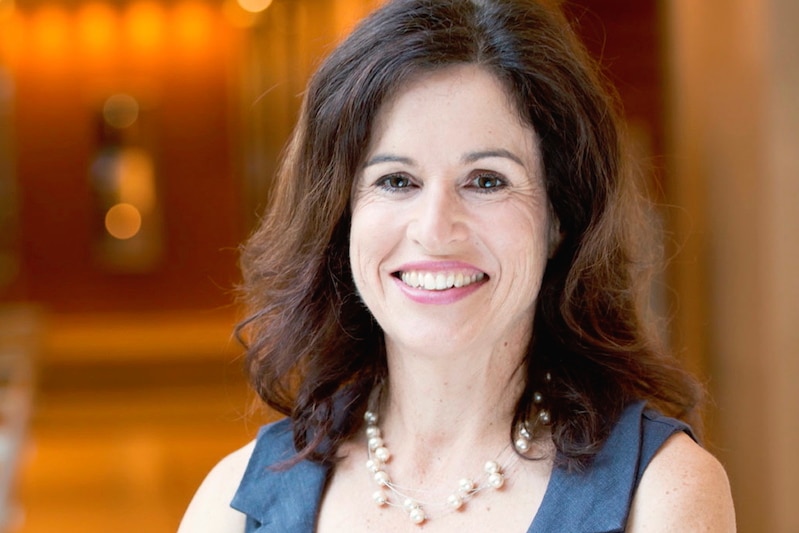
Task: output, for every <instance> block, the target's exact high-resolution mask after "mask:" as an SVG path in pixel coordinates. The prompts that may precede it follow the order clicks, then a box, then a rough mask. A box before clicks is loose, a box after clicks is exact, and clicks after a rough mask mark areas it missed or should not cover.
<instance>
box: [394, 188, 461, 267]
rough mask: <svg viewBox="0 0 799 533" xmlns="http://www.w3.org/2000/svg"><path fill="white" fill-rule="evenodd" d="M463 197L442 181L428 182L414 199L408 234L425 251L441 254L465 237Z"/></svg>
mask: <svg viewBox="0 0 799 533" xmlns="http://www.w3.org/2000/svg"><path fill="white" fill-rule="evenodd" d="M467 230H468V224H467V220H466V211H465V209H464V205H463V200H462V198H460V195H458V193H457V191H454V190H451V189H450V188H448V187H446V186H444V184H438V183H437V184H435V185H429V186H426V187H424V188H423V189H422V192H421V194H420V195H419V196H418V197H417V198H416V202H415V205H414V212H413V216H412V218H411V220H410V223H409V224H408V230H407V232H408V237H409V238H410V239H411V240H412V241H413V242H415V243H417V244H418V245H420V246H421V247H422V248H423V249H424V250H425V251H427V252H428V253H432V254H439V255H440V254H445V253H447V252H449V251H450V250H451V248H452V247H453V245H455V244H457V243H459V242H462V241H464V240H466V239H467V238H468V231H467Z"/></svg>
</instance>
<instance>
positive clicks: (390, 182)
mask: <svg viewBox="0 0 799 533" xmlns="http://www.w3.org/2000/svg"><path fill="white" fill-rule="evenodd" d="M375 184H376V185H377V186H378V187H380V188H381V189H385V190H387V191H397V190H399V189H407V188H408V187H410V186H411V185H412V183H411V180H410V178H409V177H408V176H405V175H404V174H389V175H388V176H383V177H382V178H380V179H379V180H377V182H376V183H375Z"/></svg>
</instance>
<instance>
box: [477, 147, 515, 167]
mask: <svg viewBox="0 0 799 533" xmlns="http://www.w3.org/2000/svg"><path fill="white" fill-rule="evenodd" d="M490 157H501V158H504V159H510V160H511V161H513V162H514V163H516V164H518V165H520V166H522V167H523V166H524V161H522V159H521V158H520V157H519V156H517V155H516V154H514V153H513V152H509V151H508V150H504V149H502V148H498V149H496V150H485V151H481V152H469V153H468V154H466V155H465V156H463V162H464V163H475V162H477V161H479V160H481V159H487V158H490Z"/></svg>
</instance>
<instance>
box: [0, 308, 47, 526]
mask: <svg viewBox="0 0 799 533" xmlns="http://www.w3.org/2000/svg"><path fill="white" fill-rule="evenodd" d="M38 324H39V318H38V313H37V312H36V310H35V309H31V308H29V307H18V306H4V307H0V532H6V531H12V530H13V529H15V526H16V525H17V524H18V522H19V521H20V520H21V519H22V516H23V515H22V509H21V508H20V507H19V503H18V502H16V501H15V499H14V488H15V484H16V476H17V473H18V471H19V466H20V461H21V458H22V451H23V445H24V442H25V438H26V435H27V428H28V422H29V420H30V414H31V408H32V403H33V391H34V358H35V353H36V351H37V346H38V333H39V332H38V329H39V328H38Z"/></svg>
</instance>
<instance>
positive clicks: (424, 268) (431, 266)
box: [391, 261, 489, 305]
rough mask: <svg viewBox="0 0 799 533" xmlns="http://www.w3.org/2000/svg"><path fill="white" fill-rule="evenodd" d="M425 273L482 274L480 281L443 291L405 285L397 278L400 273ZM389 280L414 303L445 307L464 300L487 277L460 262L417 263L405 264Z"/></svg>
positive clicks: (471, 266) (480, 271)
mask: <svg viewBox="0 0 799 533" xmlns="http://www.w3.org/2000/svg"><path fill="white" fill-rule="evenodd" d="M413 271H415V272H425V273H432V274H437V273H461V274H463V275H465V276H472V275H476V274H478V275H479V274H482V276H483V277H482V279H481V280H479V281H476V282H473V283H470V284H469V285H466V286H463V287H451V288H448V289H444V290H425V289H423V288H421V287H411V286H409V285H406V284H405V283H404V282H403V281H402V280H401V279H400V277H399V274H401V273H402V272H413ZM391 278H392V279H393V280H394V283H395V284H396V285H397V287H398V288H399V290H400V291H401V292H402V293H403V294H404V295H405V296H407V297H408V298H409V299H411V300H412V301H414V302H417V303H421V304H433V305H445V304H451V303H454V302H457V301H459V300H462V299H463V298H466V297H467V296H469V295H470V294H472V293H473V292H475V291H476V290H478V289H479V288H480V287H482V286H483V284H485V283H486V282H487V281H488V279H489V276H488V274H486V273H485V272H483V271H482V270H480V269H479V268H477V267H475V266H474V265H471V264H469V263H465V262H462V261H417V262H412V263H405V264H403V265H402V266H401V267H400V268H398V269H397V270H394V271H393V272H392V273H391Z"/></svg>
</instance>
